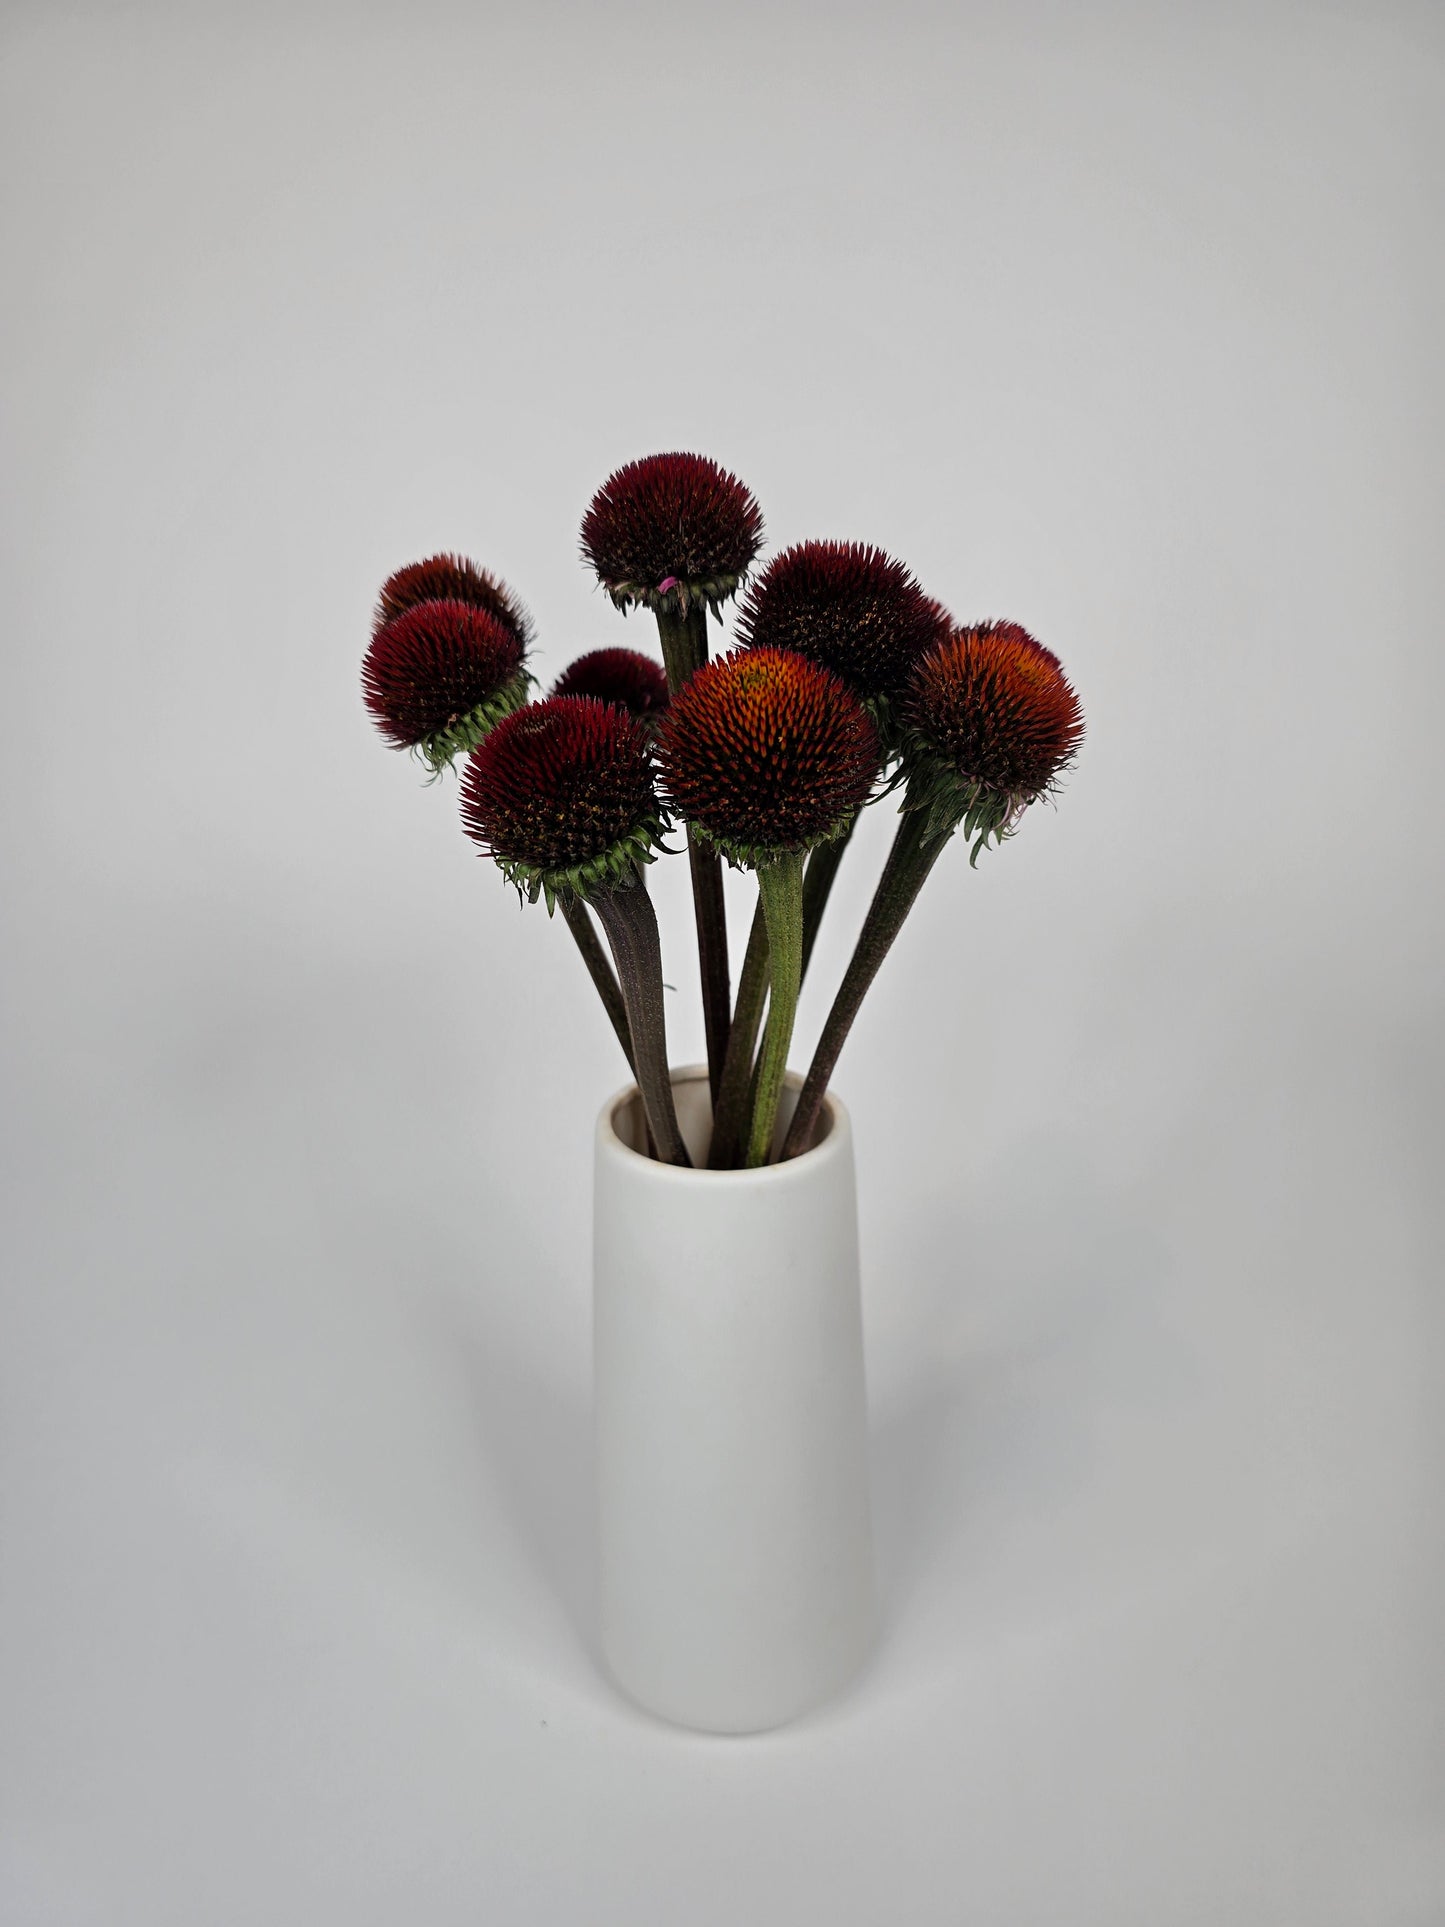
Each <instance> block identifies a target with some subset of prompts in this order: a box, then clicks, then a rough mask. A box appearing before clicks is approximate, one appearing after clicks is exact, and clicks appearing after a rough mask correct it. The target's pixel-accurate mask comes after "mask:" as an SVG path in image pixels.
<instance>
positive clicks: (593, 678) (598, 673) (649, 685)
mask: <svg viewBox="0 0 1445 1927" xmlns="http://www.w3.org/2000/svg"><path fill="white" fill-rule="evenodd" d="M552 694H553V695H554V696H595V697H596V698H597V700H598V702H600V703H616V704H618V705H619V706H620V707H621V708H623V709H625V710H626V711H627V712H628V714H629V715H631V716H636V717H637V718H638V720H639V721H640V722H642V723H644V724H646V725H649V726H650V725H652V724H655V723H656V721H657V719H658V717H659V716H660V715H661V714H662V712H663V710H664V709H666V708H667V672H666V671H665V670H664V669H663V666H662V664H661V663H660V662H657V661H655V660H654V659H653V658H652V657H651V656H644V655H643V654H642V653H641V651H640V650H637V649H591V650H589V651H588V652H587V654H586V655H585V656H579V657H578V658H577V660H576V661H575V662H572V663H569V664H568V665H567V667H566V668H565V669H564V670H563V671H562V674H561V675H560V676H559V677H558V678H557V680H556V682H555V683H554V684H553V687H552Z"/></svg>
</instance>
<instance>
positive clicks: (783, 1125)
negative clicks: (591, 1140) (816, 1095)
mask: <svg viewBox="0 0 1445 1927" xmlns="http://www.w3.org/2000/svg"><path fill="white" fill-rule="evenodd" d="M801 1089H802V1079H801V1078H800V1077H799V1076H798V1074H797V1072H796V1071H789V1072H788V1075H787V1078H786V1080H785V1082H784V1085H783V1091H782V1096H781V1098H780V1099H779V1102H778V1122H777V1126H776V1129H775V1130H774V1133H773V1156H774V1158H776V1157H777V1155H778V1152H779V1150H780V1149H781V1148H782V1143H783V1139H784V1138H785V1137H786V1136H787V1134H788V1126H789V1125H790V1124H791V1123H792V1121H793V1112H794V1111H795V1110H796V1109H797V1104H798V1092H799V1091H800V1090H801ZM672 1095H673V1102H674V1103H675V1104H676V1106H677V1123H678V1129H679V1130H680V1131H681V1132H682V1137H683V1142H684V1143H685V1144H686V1146H687V1153H688V1156H689V1157H690V1158H691V1159H692V1161H693V1164H694V1166H695V1167H696V1169H698V1170H701V1169H702V1168H703V1166H704V1165H705V1164H706V1163H707V1153H708V1145H709V1144H710V1142H711V1140H712V1099H711V1095H710V1093H709V1090H708V1081H707V1066H706V1065H705V1064H688V1065H686V1066H684V1067H683V1068H681V1069H678V1070H674V1071H673V1073H672ZM833 1117H834V1112H833V1104H832V1100H831V1098H825V1099H824V1101H823V1107H822V1109H821V1110H820V1111H819V1113H818V1122H817V1125H816V1126H815V1127H814V1131H813V1135H812V1138H811V1139H810V1140H809V1143H808V1150H807V1151H803V1152H801V1153H800V1154H799V1157H798V1158H790V1159H789V1160H788V1162H789V1163H790V1164H796V1163H798V1162H799V1161H800V1159H801V1158H805V1157H806V1156H807V1155H808V1151H816V1150H817V1149H818V1147H819V1145H820V1144H822V1143H823V1142H824V1140H825V1139H826V1138H827V1137H828V1136H829V1135H830V1133H831V1132H832V1129H833ZM608 1122H609V1123H610V1125H611V1127H612V1133H613V1136H614V1137H616V1139H617V1141H618V1142H619V1144H623V1145H625V1146H626V1147H627V1149H628V1150H629V1151H635V1152H636V1153H637V1154H638V1156H639V1157H646V1156H647V1143H646V1130H645V1126H644V1122H643V1114H642V1099H641V1097H640V1095H639V1094H638V1091H637V1087H636V1085H633V1086H632V1087H631V1088H630V1089H629V1090H626V1091H624V1092H623V1094H622V1096H621V1097H619V1098H618V1100H617V1102H616V1103H615V1104H614V1105H613V1107H612V1112H611V1115H610V1117H609V1120H608ZM654 1161H655V1160H651V1159H649V1162H654ZM679 1175H681V1174H679ZM739 1175H741V1174H740V1173H737V1172H730V1171H710V1172H709V1173H708V1176H709V1177H716V1178H726V1177H735V1176H739ZM748 1175H749V1176H752V1177H756V1176H757V1173H756V1172H750V1173H749V1174H748Z"/></svg>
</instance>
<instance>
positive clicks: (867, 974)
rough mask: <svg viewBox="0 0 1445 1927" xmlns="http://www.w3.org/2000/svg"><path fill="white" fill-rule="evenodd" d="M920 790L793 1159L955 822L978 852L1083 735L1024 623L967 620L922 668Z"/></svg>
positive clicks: (917, 725) (913, 782) (913, 771)
mask: <svg viewBox="0 0 1445 1927" xmlns="http://www.w3.org/2000/svg"><path fill="white" fill-rule="evenodd" d="M902 722H903V727H904V732H905V735H904V762H903V766H904V768H905V770H906V771H907V776H908V787H907V789H906V791H905V793H904V798H903V808H902V810H901V812H900V814H899V821H898V830H897V834H896V835H895V837H894V840H893V848H892V849H891V850H890V851H889V854H888V861H887V863H886V864H885V865H884V869H883V874H882V876H881V877H880V878H879V881H878V887H877V889H876V890H875V891H874V893H873V901H872V903H871V904H870V905H869V907H868V914H867V915H866V916H865V918H864V919H863V928H862V929H861V931H860V932H859V935H858V942H857V944H856V946H855V948H854V951H853V956H852V958H851V960H850V962H849V965H848V968H847V971H846V972H845V973H844V976H843V981H842V983H841V984H840V985H839V987H838V994H837V996H836V997H835V998H834V1000H833V1007H832V1009H831V1010H830V1011H829V1013H828V1016H827V1019H826V1021H825V1022H824V1025H823V1030H822V1034H821V1035H820V1037H819V1039H818V1047H817V1050H816V1052H815V1053H814V1057H813V1062H812V1066H811V1067H810V1069H809V1071H808V1075H807V1077H806V1079H805V1080H804V1083H803V1088H802V1091H801V1092H800V1093H799V1096H798V1104H797V1108H796V1110H795V1111H794V1113H793V1119H792V1123H791V1124H790V1125H789V1127H788V1137H787V1142H786V1143H785V1144H784V1146H783V1156H784V1157H796V1156H797V1155H798V1153H799V1152H800V1151H804V1150H806V1149H807V1147H808V1145H809V1143H810V1142H811V1135H812V1132H813V1130H814V1128H815V1126H816V1123H817V1119H818V1113H819V1111H820V1109H821V1108H822V1103H823V1099H824V1096H825V1095H826V1093H827V1089H828V1083H829V1080H830V1079H831V1077H832V1075H833V1070H834V1067H835V1066H836V1064H837V1062H838V1055H839V1053H840V1051H841V1050H842V1048H843V1045H844V1043H845V1042H846V1041H847V1037H848V1033H849V1031H850V1030H851V1028H852V1026H853V1021H854V1019H855V1018H856V1016H857V1015H858V1009H859V1006H860V1005H861V1004H862V1001H863V998H864V996H865V994H866V993H867V990H868V988H869V986H870V985H871V983H872V982H873V979H874V978H875V977H876V976H877V974H878V970H879V968H880V966H881V965H882V962H883V959H884V958H885V957H886V956H887V954H888V952H889V950H890V949H891V947H892V945H893V941H894V939H895V938H896V937H897V935H898V932H899V930H900V929H901V928H902V926H903V922H904V919H905V918H906V917H907V915H908V913H909V911H910V910H911V909H912V907H913V904H914V902H915V901H916V900H917V897H918V893H919V891H920V890H921V889H922V888H923V885H924V883H925V882H926V881H927V878H928V875H929V872H930V871H931V869H932V867H933V865H934V864H935V863H936V862H937V860H938V858H939V856H940V855H941V853H942V851H943V850H944V848H945V847H946V846H947V844H948V841H949V839H950V837H951V836H952V835H953V833H954V831H955V830H958V829H960V828H961V829H962V830H963V831H964V833H965V835H966V836H967V837H968V838H969V839H970V840H971V841H972V843H973V850H972V853H971V860H973V861H976V860H977V858H978V854H979V851H980V850H981V849H982V848H983V847H984V845H985V844H986V843H987V842H988V840H989V839H990V837H994V838H997V839H999V840H1002V838H1003V837H1005V836H1007V835H1008V834H1009V832H1010V831H1011V830H1012V828H1013V827H1014V825H1015V823H1016V822H1017V820H1018V817H1019V815H1020V813H1021V812H1022V811H1023V810H1025V809H1027V807H1028V806H1029V804H1030V803H1032V802H1035V801H1036V800H1037V799H1038V798H1039V797H1040V796H1043V795H1045V794H1046V793H1047V792H1048V791H1049V790H1050V789H1051V788H1052V787H1053V784H1054V782H1055V780H1056V778H1057V777H1058V775H1059V774H1060V772H1061V771H1062V770H1063V769H1064V768H1065V767H1066V766H1067V765H1068V763H1069V762H1070V761H1071V760H1072V758H1073V756H1074V754H1075V752H1076V750H1077V749H1078V746H1079V743H1080V742H1081V740H1082V738H1083V731H1084V724H1083V713H1082V710H1081V708H1080V705H1079V699H1078V697H1077V696H1076V695H1075V693H1074V691H1073V689H1072V688H1071V687H1070V685H1069V682H1068V680H1067V678H1066V677H1065V675H1064V673H1063V670H1062V669H1061V667H1060V666H1059V659H1058V657H1057V656H1055V655H1054V653H1053V651H1052V650H1050V649H1045V648H1044V646H1043V644H1042V643H1039V642H1036V641H1035V640H1034V638H1033V637H1032V636H1031V635H1030V634H1029V633H1028V631H1027V630H1026V629H1023V628H1020V626H1019V625H1018V624H1017V623H1012V622H1002V623H983V624H981V625H980V626H978V627H976V628H965V629H957V630H955V631H954V633H953V634H952V635H951V636H949V637H948V638H947V639H946V640H945V641H943V642H941V643H939V644H938V645H937V646H936V647H935V648H934V649H932V650H931V651H930V652H929V654H928V656H927V657H926V658H925V659H924V661H923V662H922V663H921V664H920V665H919V667H918V669H917V670H916V672H915V674H914V676H913V679H912V682H911V684H910V686H909V690H908V693H907V695H906V697H905V699H904V701H903V704H902Z"/></svg>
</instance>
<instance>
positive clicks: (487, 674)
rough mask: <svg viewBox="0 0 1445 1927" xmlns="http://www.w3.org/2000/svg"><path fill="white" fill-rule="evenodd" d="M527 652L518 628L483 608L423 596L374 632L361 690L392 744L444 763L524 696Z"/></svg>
mask: <svg viewBox="0 0 1445 1927" xmlns="http://www.w3.org/2000/svg"><path fill="white" fill-rule="evenodd" d="M523 657H524V651H523V646H522V643H521V640H520V638H519V637H518V636H517V634H516V632H515V631H514V630H512V629H510V628H508V627H507V626H506V625H505V624H504V623H502V622H499V621H498V620H497V618H496V617H495V616H493V615H489V614H488V613H487V611H486V610H485V609H479V608H476V607H474V606H473V605H472V604H471V603H467V602H455V601H453V602H420V603H417V604H416V605H415V607H413V608H410V609H406V610H403V611H402V613H401V614H400V615H398V616H396V617H394V618H393V619H392V620H391V621H390V622H387V623H384V624H383V625H382V627H381V628H380V629H378V630H377V632H376V634H375V635H374V636H373V637H372V639H371V646H370V647H369V648H368V650H367V652H366V657H365V660H364V662H363V664H362V669H361V687H362V695H363V697H364V699H365V702H366V707H367V709H368V710H369V711H370V712H371V716H372V720H373V721H374V722H375V723H376V726H377V728H378V729H379V730H380V731H381V733H382V735H383V736H385V737H386V739H387V741H388V742H389V743H391V744H392V745H393V747H395V748H397V749H414V750H415V751H416V752H417V753H418V755H420V756H421V757H422V758H423V759H424V760H425V761H426V762H427V763H428V764H430V766H431V768H432V769H433V770H440V769H443V768H445V767H446V766H447V765H448V764H449V763H450V762H451V761H452V759H453V758H454V757H456V756H458V755H461V754H463V753H464V752H465V751H467V750H469V749H471V748H472V747H473V746H474V745H475V744H476V743H478V742H479V741H480V740H481V738H482V737H483V736H485V735H486V733H487V731H488V730H489V729H491V728H492V727H493V726H494V725H495V724H496V723H497V722H498V721H500V719H501V718H502V717H503V716H506V715H509V714H510V713H511V711H512V710H514V709H516V708H517V706H518V705H519V704H520V703H522V702H525V701H526V697H527V690H528V688H529V686H530V684H531V677H530V676H529V675H528V674H527V671H526V668H525V667H524V662H523Z"/></svg>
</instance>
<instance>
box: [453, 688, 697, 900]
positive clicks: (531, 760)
mask: <svg viewBox="0 0 1445 1927" xmlns="http://www.w3.org/2000/svg"><path fill="white" fill-rule="evenodd" d="M461 810H462V825H463V827H464V828H465V830H466V832H467V834H468V836H470V837H471V839H472V841H473V842H474V843H476V844H477V845H478V847H479V848H480V849H482V850H483V851H484V852H485V853H486V854H487V855H488V856H491V857H494V858H495V859H496V861H497V863H498V864H499V865H500V867H501V869H502V871H503V874H504V875H505V876H506V877H507V878H508V879H509V880H510V881H511V882H512V883H514V884H516V886H517V888H518V889H519V890H521V891H524V892H525V894H526V895H527V896H529V897H530V898H531V900H532V901H533V902H535V901H536V899H537V897H538V896H539V895H540V894H542V893H543V892H545V893H546V897H547V903H548V907H549V909H550V907H551V905H552V901H553V899H554V897H556V896H557V895H558V894H559V893H561V892H563V891H570V892H572V893H574V894H576V895H578V896H582V897H586V896H590V895H592V894H594V893H595V892H596V891H598V890H601V889H612V888H619V887H626V886H627V885H628V884H630V883H632V882H633V881H634V880H635V878H636V874H637V868H638V865H640V864H643V863H649V862H651V861H652V855H653V851H654V848H655V846H656V844H657V842H658V840H659V838H660V837H661V834H662V830H663V828H664V819H663V814H662V810H661V807H660V805H659V803H658V800H657V792H656V789H655V788H654V785H653V778H652V769H651V765H650V763H649V760H648V742H647V734H646V732H645V730H644V729H643V728H642V726H641V724H640V723H638V722H637V721H635V719H634V718H633V717H631V716H629V715H628V714H627V712H626V710H624V709H620V708H618V707H617V706H616V705H614V704H612V703H602V702H598V701H597V700H596V698H595V697H592V696H549V697H547V698H546V700H545V701H543V702H537V703H529V704H528V705H527V707H526V708H525V709H519V710H518V711H517V712H516V714H515V715H512V716H508V717H507V718H506V720H505V721H504V722H502V723H499V724H498V726H497V727H496V729H494V730H493V731H492V733H491V734H490V735H489V736H488V737H487V738H486V739H485V740H484V741H483V742H482V743H480V744H479V745H478V746H477V748H476V749H475V750H473V752H472V754H471V756H470V757H469V758H468V759H467V766H466V769H465V771H464V772H463V775H462V786H461Z"/></svg>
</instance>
